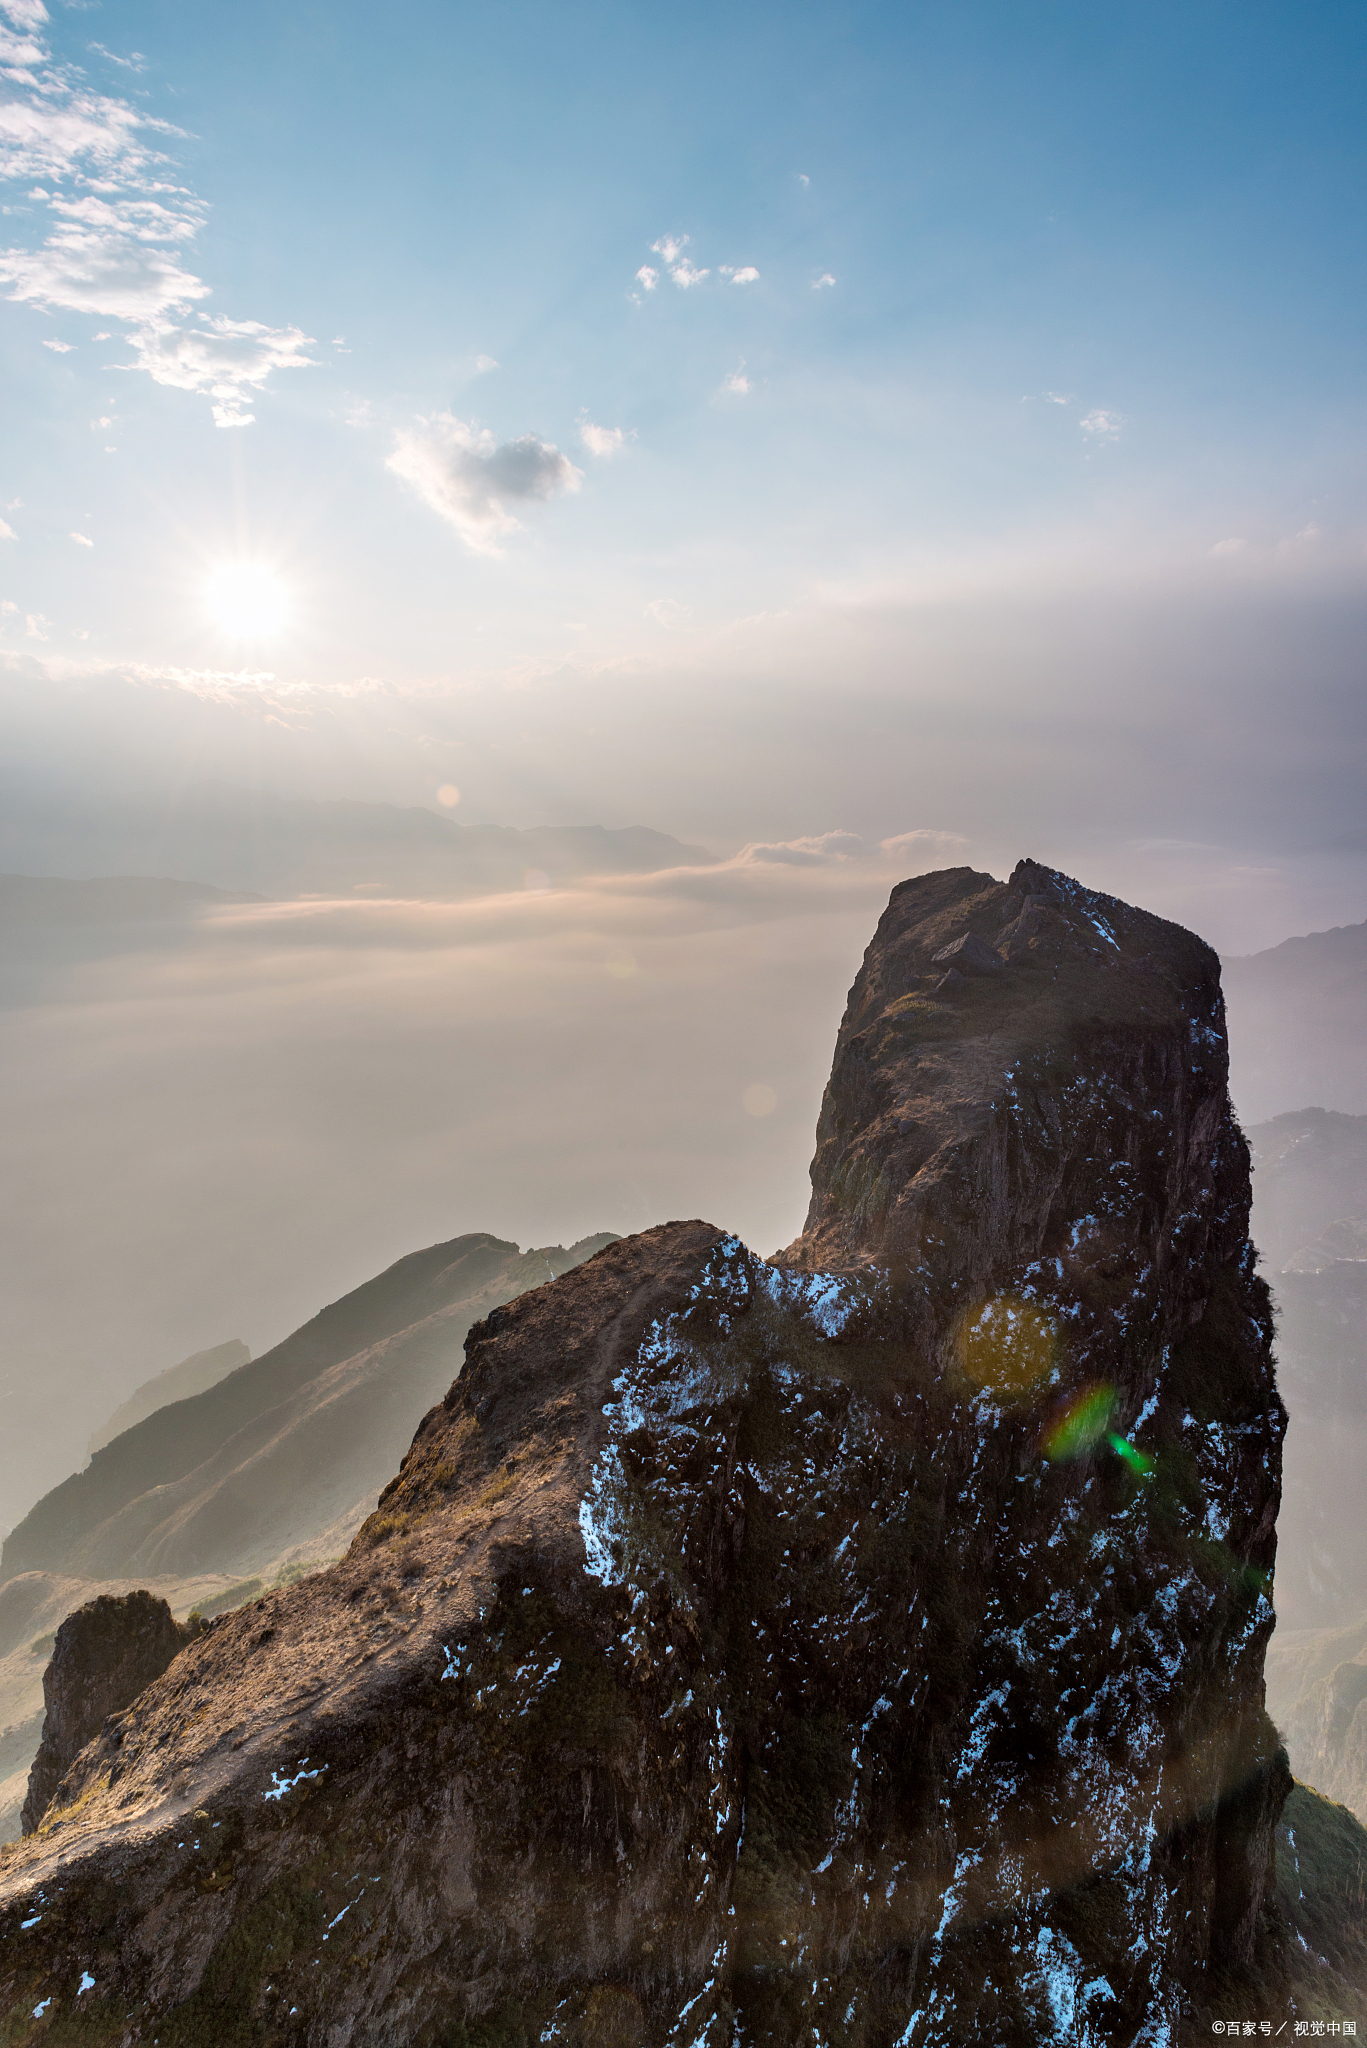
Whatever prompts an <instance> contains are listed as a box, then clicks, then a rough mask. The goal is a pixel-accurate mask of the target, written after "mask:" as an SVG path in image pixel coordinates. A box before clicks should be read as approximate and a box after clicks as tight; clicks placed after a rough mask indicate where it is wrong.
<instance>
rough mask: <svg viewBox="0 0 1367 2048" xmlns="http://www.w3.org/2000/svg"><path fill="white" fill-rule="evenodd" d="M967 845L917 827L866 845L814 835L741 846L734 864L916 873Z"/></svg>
mask: <svg viewBox="0 0 1367 2048" xmlns="http://www.w3.org/2000/svg"><path fill="white" fill-rule="evenodd" d="M967 844H968V842H967V840H966V839H964V838H963V837H962V835H961V834H959V833H957V832H940V831H936V830H934V829H933V828H929V827H925V826H922V827H919V828H918V829H917V830H916V831H914V832H899V833H898V834H897V835H896V836H895V837H894V838H892V839H880V840H879V841H878V842H877V843H876V844H875V845H870V844H869V842H868V841H867V840H865V839H862V838H861V837H860V835H859V834H858V833H857V832H841V831H835V832H818V833H814V834H811V835H809V836H807V837H804V838H799V839H776V840H774V839H770V840H755V841H752V842H751V843H750V844H749V845H748V846H743V847H742V848H741V850H740V852H739V853H738V854H736V856H735V860H736V862H737V863H738V864H739V865H741V866H743V867H749V866H753V865H755V864H756V863H758V864H761V865H764V866H777V867H794V868H817V867H843V866H846V865H848V864H849V863H850V862H853V861H865V862H873V863H875V864H876V865H877V866H879V867H885V866H887V865H888V864H891V865H893V866H894V867H897V866H903V865H907V864H910V863H915V864H917V869H918V872H919V871H920V868H921V867H922V866H923V865H924V863H925V862H927V861H932V860H935V859H937V858H938V859H941V860H944V859H946V858H949V859H952V858H953V857H954V856H955V855H956V854H957V855H959V856H960V857H962V850H963V848H964V847H965V846H967Z"/></svg>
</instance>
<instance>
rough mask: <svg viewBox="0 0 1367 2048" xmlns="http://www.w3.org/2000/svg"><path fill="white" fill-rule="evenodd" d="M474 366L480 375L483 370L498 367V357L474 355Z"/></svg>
mask: <svg viewBox="0 0 1367 2048" xmlns="http://www.w3.org/2000/svg"><path fill="white" fill-rule="evenodd" d="M475 368H476V369H477V370H478V371H479V372H480V373H481V375H482V374H483V372H484V371H485V370H496V369H497V368H498V357H497V356H476V357H475Z"/></svg>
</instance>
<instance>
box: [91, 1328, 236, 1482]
mask: <svg viewBox="0 0 1367 2048" xmlns="http://www.w3.org/2000/svg"><path fill="white" fill-rule="evenodd" d="M251 1357H252V1354H251V1352H250V1351H249V1350H248V1349H247V1346H246V1345H245V1344H244V1343H243V1342H242V1339H241V1338H240V1337H230V1338H229V1339H228V1342H227V1343H226V1344H215V1345H213V1346H212V1347H211V1348H210V1349H209V1350H208V1351H196V1352H195V1353H194V1354H193V1355H192V1356H191V1357H189V1358H182V1359H181V1361H180V1363H179V1365H168V1366H167V1368H166V1370H165V1372H161V1373H158V1374H157V1376H156V1378H155V1379H150V1380H144V1381H143V1383H142V1385H141V1386H140V1387H135V1388H134V1389H133V1392H132V1393H131V1394H130V1395H129V1396H128V1399H127V1400H126V1401H124V1402H121V1403H120V1405H119V1406H118V1407H117V1408H116V1409H115V1410H114V1413H113V1414H112V1415H111V1416H110V1418H109V1420H108V1421H107V1422H104V1423H101V1425H100V1427H99V1428H98V1429H97V1430H96V1431H95V1432H94V1434H93V1435H92V1437H91V1439H90V1451H91V1455H92V1456H93V1455H94V1453H95V1452H96V1451H98V1450H102V1449H103V1448H104V1446H105V1445H106V1444H110V1443H113V1441H114V1439H115V1437H116V1436H122V1435H123V1433H124V1431H125V1430H126V1429H131V1428H132V1427H133V1425H134V1423H135V1422H141V1421H142V1420H143V1418H144V1417H145V1416H148V1415H152V1414H155V1412H156V1410H157V1409H158V1408H166V1407H169V1405H170V1403H171V1402H172V1401H188V1400H189V1399H190V1398H191V1396H192V1395H194V1394H202V1393H204V1392H205V1390H206V1389H207V1388H209V1387H213V1386H217V1384H218V1382H219V1381H220V1380H222V1379H226V1378H227V1376H228V1374H229V1373H230V1372H234V1371H235V1370H236V1369H237V1367H238V1366H239V1365H250V1364H251Z"/></svg>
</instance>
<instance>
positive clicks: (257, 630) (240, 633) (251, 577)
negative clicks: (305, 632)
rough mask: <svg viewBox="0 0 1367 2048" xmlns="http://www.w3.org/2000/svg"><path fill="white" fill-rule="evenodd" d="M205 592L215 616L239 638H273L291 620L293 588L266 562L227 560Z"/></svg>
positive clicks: (215, 572)
mask: <svg viewBox="0 0 1367 2048" xmlns="http://www.w3.org/2000/svg"><path fill="white" fill-rule="evenodd" d="M204 594H205V597H206V598H207V600H208V605H209V610H210V612H211V614H212V615H213V617H214V618H215V619H216V620H217V622H218V624H219V625H220V626H221V627H222V628H223V631H224V632H225V633H231V634H232V636H233V638H234V639H235V640H271V639H274V637H275V636H276V634H277V633H279V632H280V631H281V630H282V629H283V628H284V627H285V626H286V625H287V624H288V623H289V616H290V599H289V592H288V591H287V590H286V588H285V586H284V584H283V583H282V582H281V580H280V578H279V577H278V576H277V575H276V573H275V571H274V569H268V568H267V567H266V566H265V564H264V563H262V562H225V563H223V565H222V567H221V568H218V569H215V570H214V573H213V575H212V576H211V577H210V578H209V580H208V583H207V584H206V585H205V590H204Z"/></svg>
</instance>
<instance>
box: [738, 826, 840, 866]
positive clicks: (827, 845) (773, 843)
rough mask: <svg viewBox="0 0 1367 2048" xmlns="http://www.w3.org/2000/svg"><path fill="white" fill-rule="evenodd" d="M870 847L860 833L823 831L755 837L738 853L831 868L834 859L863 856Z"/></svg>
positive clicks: (750, 858)
mask: <svg viewBox="0 0 1367 2048" xmlns="http://www.w3.org/2000/svg"><path fill="white" fill-rule="evenodd" d="M866 852H867V848H866V847H865V845H864V842H863V840H862V839H861V838H860V837H859V835H858V833H857V832H819V833H817V834H815V835H814V836H811V837H808V838H804V839H777V840H774V839H770V840H753V841H752V842H751V843H750V845H748V846H743V847H742V848H741V850H740V852H739V853H738V854H737V855H736V859H737V860H738V861H742V862H746V863H748V862H751V861H768V862H777V863H779V864H781V865H782V866H784V867H794V868H814V867H828V866H830V865H831V863H832V862H834V861H839V860H858V859H862V858H863V856H864V855H865V853H866Z"/></svg>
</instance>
